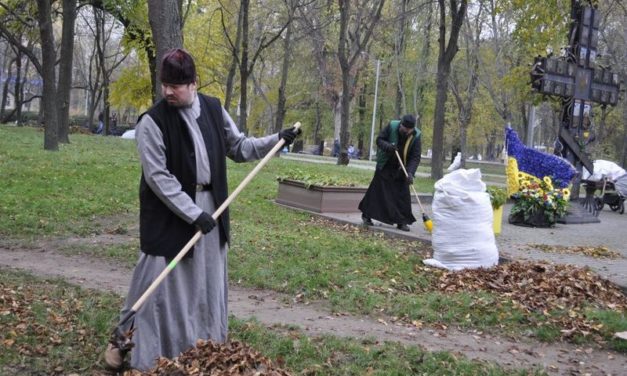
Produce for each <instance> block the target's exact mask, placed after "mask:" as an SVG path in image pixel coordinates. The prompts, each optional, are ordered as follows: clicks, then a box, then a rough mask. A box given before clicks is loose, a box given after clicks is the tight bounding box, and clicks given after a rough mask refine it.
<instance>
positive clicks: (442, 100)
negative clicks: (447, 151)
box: [431, 0, 467, 180]
mask: <svg viewBox="0 0 627 376" xmlns="http://www.w3.org/2000/svg"><path fill="white" fill-rule="evenodd" d="M438 4H439V6H440V35H439V37H438V45H439V52H438V73H437V83H436V96H435V114H434V117H433V157H432V159H431V178H432V179H435V180H438V179H440V178H442V176H443V171H442V164H443V162H444V125H445V124H444V114H445V106H446V97H447V92H448V79H449V75H450V72H451V62H452V61H453V58H455V55H456V54H457V51H458V47H457V40H458V38H459V32H460V30H461V27H462V24H463V22H464V16H465V15H466V7H467V1H466V0H461V1H459V3H458V2H457V0H449V8H450V19H451V25H450V28H451V30H450V33H449V36H448V43H447V42H446V34H447V33H446V29H447V18H446V9H447V7H446V2H445V0H438Z"/></svg>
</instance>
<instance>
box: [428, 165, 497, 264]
mask: <svg viewBox="0 0 627 376" xmlns="http://www.w3.org/2000/svg"><path fill="white" fill-rule="evenodd" d="M432 209H433V235H432V238H431V239H432V240H431V243H432V245H433V258H432V259H427V260H424V261H423V262H424V263H425V264H426V265H430V266H435V267H440V268H446V269H450V270H461V269H465V268H480V267H490V266H493V265H496V264H498V261H499V253H498V249H497V247H496V241H495V238H494V231H493V229H492V216H493V212H492V204H491V203H490V196H489V195H488V193H487V192H486V186H485V183H483V182H482V181H481V171H479V169H470V170H467V169H460V170H456V171H453V172H451V173H450V174H447V175H446V176H444V177H443V178H442V179H440V180H438V181H437V182H436V183H435V195H434V196H433V203H432Z"/></svg>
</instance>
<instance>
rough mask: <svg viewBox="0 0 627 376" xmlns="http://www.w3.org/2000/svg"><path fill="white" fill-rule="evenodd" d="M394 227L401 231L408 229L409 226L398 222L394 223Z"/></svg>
mask: <svg viewBox="0 0 627 376" xmlns="http://www.w3.org/2000/svg"><path fill="white" fill-rule="evenodd" d="M396 228H397V229H399V230H401V231H409V226H407V225H406V224H400V223H399V224H398V225H396Z"/></svg>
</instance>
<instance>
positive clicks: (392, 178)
mask: <svg viewBox="0 0 627 376" xmlns="http://www.w3.org/2000/svg"><path fill="white" fill-rule="evenodd" d="M377 147H378V149H377V166H376V170H375V173H374V176H373V178H372V181H371V182H370V186H369V187H368V191H367V192H366V195H365V196H364V198H363V200H362V201H361V202H360V203H359V210H360V211H361V212H362V219H363V221H364V224H365V225H367V226H372V225H373V222H372V220H373V219H376V220H377V221H380V222H383V223H387V224H396V227H397V228H398V229H399V230H402V231H409V226H408V225H409V224H412V223H414V222H416V218H414V215H413V214H412V213H411V199H410V195H409V186H410V185H411V184H413V183H414V174H415V173H416V169H417V168H418V165H419V164H420V152H421V142H420V130H418V129H416V118H415V117H414V116H413V115H404V116H403V118H402V119H401V120H392V121H391V122H390V123H389V124H388V125H387V126H386V127H385V128H383V130H381V133H379V136H378V137H377ZM397 152H398V153H399V154H400V156H401V158H402V161H403V164H404V165H405V166H406V170H407V175H406V174H405V171H403V168H402V167H401V164H400V162H399V160H398V158H397V157H396V153H397Z"/></svg>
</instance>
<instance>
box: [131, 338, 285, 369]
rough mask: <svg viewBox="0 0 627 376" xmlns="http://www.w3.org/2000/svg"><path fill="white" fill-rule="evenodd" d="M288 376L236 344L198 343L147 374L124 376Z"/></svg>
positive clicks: (252, 351) (256, 354)
mask: <svg viewBox="0 0 627 376" xmlns="http://www.w3.org/2000/svg"><path fill="white" fill-rule="evenodd" d="M166 375H168V376H188V375H189V376H201V375H202V376H214V375H215V376H218V375H220V376H289V375H290V374H289V373H288V372H287V371H285V370H283V369H281V368H279V367H278V366H276V365H275V364H273V362H272V361H271V360H269V359H268V358H266V357H264V356H263V355H261V354H260V353H259V352H257V351H255V350H253V349H252V348H251V347H249V346H247V345H245V344H243V343H241V342H239V341H231V342H228V343H225V344H219V343H215V342H213V341H203V340H199V341H197V342H196V346H195V347H193V348H191V349H189V350H187V351H185V352H183V353H181V355H179V356H178V357H176V358H174V359H173V360H170V359H166V358H160V359H159V361H158V363H157V365H156V366H155V367H154V368H153V369H152V370H150V371H149V372H147V373H142V372H139V371H136V370H132V371H127V372H125V373H124V376H166Z"/></svg>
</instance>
